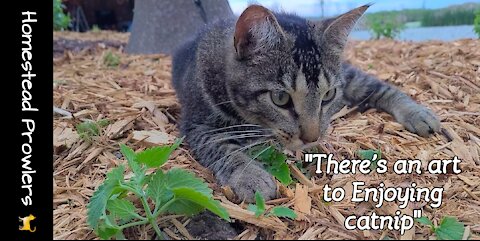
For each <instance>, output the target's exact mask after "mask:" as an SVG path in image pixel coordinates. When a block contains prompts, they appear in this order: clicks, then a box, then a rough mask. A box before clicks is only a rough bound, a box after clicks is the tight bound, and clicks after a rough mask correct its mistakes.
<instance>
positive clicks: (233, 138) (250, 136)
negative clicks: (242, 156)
mask: <svg viewBox="0 0 480 241" xmlns="http://www.w3.org/2000/svg"><path fill="white" fill-rule="evenodd" d="M272 136H273V135H259V134H255V133H252V134H241V135H234V136H227V137H224V138H219V139H215V138H213V139H212V140H211V141H209V142H206V143H204V144H202V145H200V146H198V147H197V149H198V148H202V147H204V146H208V145H210V144H213V143H218V142H222V141H228V140H241V139H246V138H262V137H272Z"/></svg>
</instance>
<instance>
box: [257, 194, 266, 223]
mask: <svg viewBox="0 0 480 241" xmlns="http://www.w3.org/2000/svg"><path fill="white" fill-rule="evenodd" d="M255 203H256V205H257V210H256V211H255V216H256V217H257V218H258V217H260V215H262V214H264V213H265V198H263V196H262V194H261V193H260V192H259V191H256V192H255Z"/></svg>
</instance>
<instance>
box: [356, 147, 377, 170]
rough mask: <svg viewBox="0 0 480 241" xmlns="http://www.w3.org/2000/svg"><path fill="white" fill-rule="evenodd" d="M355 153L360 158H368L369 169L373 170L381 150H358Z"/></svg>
mask: <svg viewBox="0 0 480 241" xmlns="http://www.w3.org/2000/svg"><path fill="white" fill-rule="evenodd" d="M374 154H377V158H375V159H373V158H374ZM357 155H358V156H359V157H360V159H362V160H370V161H372V162H371V164H370V169H371V170H375V169H377V167H378V165H377V162H378V160H380V159H381V158H382V151H381V150H371V149H369V150H358V151H357Z"/></svg>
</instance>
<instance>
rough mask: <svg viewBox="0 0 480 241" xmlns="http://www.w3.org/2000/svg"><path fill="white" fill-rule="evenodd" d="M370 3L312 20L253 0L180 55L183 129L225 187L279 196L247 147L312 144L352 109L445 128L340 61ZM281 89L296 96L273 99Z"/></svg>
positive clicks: (247, 194) (420, 127)
mask: <svg viewBox="0 0 480 241" xmlns="http://www.w3.org/2000/svg"><path fill="white" fill-rule="evenodd" d="M367 7H368V6H362V7H360V8H357V9H354V10H352V11H350V12H348V13H345V14H343V15H340V16H339V17H336V18H332V19H328V20H325V21H322V22H310V21H307V20H305V19H303V18H300V17H298V16H295V15H291V14H284V13H272V12H270V11H269V10H267V9H265V8H263V7H261V6H257V5H253V6H251V7H249V8H247V10H245V12H244V13H243V14H242V15H241V17H240V19H239V20H238V21H237V19H227V20H224V21H221V22H218V23H215V24H213V25H210V26H208V27H206V28H205V29H204V30H203V31H201V32H200V33H199V34H198V35H197V36H196V37H195V38H194V39H191V40H189V41H187V42H186V43H185V44H184V45H182V46H181V47H180V48H179V49H178V51H176V53H175V55H174V56H173V71H172V77H173V85H174V87H175V89H176V92H177V96H178V98H179V100H180V103H181V105H182V117H181V123H180V129H181V132H182V134H183V135H185V136H186V141H187V142H188V144H189V145H190V148H191V150H192V152H193V154H194V155H195V156H196V158H197V160H199V161H200V163H201V164H202V165H204V166H206V167H208V168H209V169H211V170H212V171H213V172H214V174H215V176H216V178H217V180H218V182H219V183H220V184H221V185H229V186H230V187H232V189H233V190H234V191H235V192H236V194H237V195H238V196H239V197H240V198H241V199H244V200H246V201H253V196H254V193H255V191H257V190H258V191H260V192H261V193H262V194H263V196H264V197H265V198H266V199H271V198H274V197H275V193H276V184H275V181H274V179H273V178H272V176H271V175H270V174H268V173H267V172H266V171H265V170H264V169H263V167H262V165H261V164H260V163H258V162H257V161H255V160H252V158H251V157H249V156H248V155H247V154H246V151H247V150H249V149H250V148H252V147H254V146H257V145H260V144H263V143H272V142H273V143H277V144H279V145H282V146H285V147H288V148H290V149H295V148H299V147H300V146H302V145H304V144H305V143H308V142H312V141H315V140H317V139H318V138H321V137H323V136H325V134H326V130H327V128H328V125H329V121H330V118H331V117H332V115H333V114H335V113H337V112H338V111H339V110H340V109H341V108H342V107H343V106H345V105H351V106H355V105H358V106H360V107H361V108H363V109H365V108H377V109H380V110H384V111H386V112H388V113H391V114H392V115H393V116H394V117H395V118H396V120H397V121H399V122H400V123H402V124H403V125H404V126H405V127H406V128H407V129H408V130H410V131H412V132H415V133H418V134H420V135H422V136H427V135H429V134H431V133H433V132H435V131H438V130H439V126H440V124H439V121H438V120H437V118H436V117H435V116H434V114H433V113H432V112H431V111H430V110H428V109H427V108H426V107H424V106H422V105H419V104H417V103H415V102H414V101H413V100H412V99H411V98H410V97H408V96H407V95H405V94H404V93H402V92H401V91H399V90H397V89H396V88H394V87H392V86H390V85H388V84H386V83H384V82H382V81H379V80H378V79H376V78H375V77H373V76H370V75H367V74H365V73H364V72H362V71H360V70H358V69H356V68H355V67H353V66H351V65H349V64H347V63H343V61H342V59H341V56H342V51H343V48H344V45H345V43H346V38H347V36H348V33H349V31H350V30H351V28H352V27H353V25H354V24H355V21H356V20H357V19H358V18H359V17H360V16H361V15H362V14H363V12H364V11H365V10H366V9H367ZM234 36H235V37H234ZM234 43H235V44H234ZM276 91H284V92H286V93H288V94H289V96H290V98H291V101H290V102H288V104H286V105H285V106H282V107H280V106H277V105H275V104H274V103H273V102H272V99H271V94H272V92H276ZM332 93H334V94H332ZM330 97H332V98H330Z"/></svg>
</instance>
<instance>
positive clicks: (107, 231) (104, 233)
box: [96, 223, 121, 240]
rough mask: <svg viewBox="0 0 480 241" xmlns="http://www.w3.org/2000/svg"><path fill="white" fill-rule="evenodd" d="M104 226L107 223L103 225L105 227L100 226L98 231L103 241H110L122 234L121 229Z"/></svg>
mask: <svg viewBox="0 0 480 241" xmlns="http://www.w3.org/2000/svg"><path fill="white" fill-rule="evenodd" d="M104 224H105V223H103V225H100V226H99V227H98V229H97V230H96V233H97V235H98V236H99V237H100V238H101V239H105V240H108V239H110V238H112V237H113V236H116V235H118V233H121V230H120V229H119V228H115V227H112V226H108V225H104Z"/></svg>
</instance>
